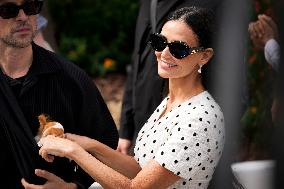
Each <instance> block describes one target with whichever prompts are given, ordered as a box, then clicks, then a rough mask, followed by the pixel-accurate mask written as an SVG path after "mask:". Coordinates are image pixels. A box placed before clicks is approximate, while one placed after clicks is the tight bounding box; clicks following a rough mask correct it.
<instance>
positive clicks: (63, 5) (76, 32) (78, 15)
mask: <svg viewBox="0 0 284 189" xmlns="http://www.w3.org/2000/svg"><path fill="white" fill-rule="evenodd" d="M48 8H49V12H50V14H51V17H52V19H53V21H54V22H55V30H56V40H57V43H58V47H59V52H60V53H62V54H63V55H64V56H66V57H67V58H68V59H70V60H72V61H73V62H75V63H76V64H78V65H79V66H80V67H81V68H83V69H85V70H86V71H87V72H88V73H89V74H90V75H93V76H102V75H104V74H106V73H109V72H125V68H126V65H127V64H128V63H130V56H131V53H132V47H133V41H134V40H133V39H134V29H135V21H136V17H137V11H138V2H137V1H132V0H123V1H121V0H81V1H75V0H60V1H57V0H48Z"/></svg>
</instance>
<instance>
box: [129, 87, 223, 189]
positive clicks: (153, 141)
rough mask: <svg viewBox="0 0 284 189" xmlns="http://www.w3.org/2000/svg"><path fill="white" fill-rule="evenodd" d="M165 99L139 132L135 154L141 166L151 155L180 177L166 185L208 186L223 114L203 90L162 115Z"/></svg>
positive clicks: (220, 143)
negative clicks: (171, 183)
mask: <svg viewBox="0 0 284 189" xmlns="http://www.w3.org/2000/svg"><path fill="white" fill-rule="evenodd" d="M168 100H169V98H166V99H164V101H163V102H162V103H161V104H160V105H159V107H158V108H157V109H156V110H155V111H154V113H153V114H152V115H151V117H150V118H149V119H148V121H147V123H146V124H145V125H144V126H143V127H142V129H141V131H140V132H139V134H138V137H137V139H138V140H137V141H136V146H135V149H134V153H135V156H134V157H135V159H136V160H137V162H138V163H139V165H140V166H141V167H142V168H143V167H144V166H145V165H146V164H147V163H148V162H149V161H151V160H153V159H154V160H155V161H157V162H158V163H159V164H160V165H161V166H162V167H164V168H165V169H168V170H170V171H171V172H173V173H175V174H176V175H177V176H179V177H180V178H181V179H180V180H178V181H177V182H176V183H174V184H173V185H172V186H170V187H169V188H179V189H185V188H197V189H202V188H207V186H208V184H209V181H210V179H211V178H212V175H213V173H214V167H216V165H217V163H218V161H219V159H220V157H221V153H222V150H223V145H224V133H225V132H224V122H225V119H224V118H223V114H222V112H221V111H220V108H219V106H218V104H217V103H216V102H215V101H214V99H213V98H212V96H211V95H210V94H209V93H208V92H207V91H205V92H202V93H200V94H199V95H197V96H195V97H193V98H191V99H189V100H187V101H185V102H184V103H181V104H179V105H177V106H176V107H175V108H173V109H171V111H170V112H168V113H166V114H165V115H163V116H162V117H161V116H160V114H161V113H162V112H164V108H165V107H167V106H166V103H167V101H168Z"/></svg>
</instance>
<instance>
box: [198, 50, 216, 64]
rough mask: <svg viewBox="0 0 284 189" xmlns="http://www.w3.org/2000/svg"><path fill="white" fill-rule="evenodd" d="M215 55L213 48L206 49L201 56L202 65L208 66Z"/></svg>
mask: <svg viewBox="0 0 284 189" xmlns="http://www.w3.org/2000/svg"><path fill="white" fill-rule="evenodd" d="M213 54H214V51H213V49H212V48H206V49H205V50H204V51H203V52H202V56H201V63H202V65H204V64H207V62H209V60H210V59H211V58H212V56H213Z"/></svg>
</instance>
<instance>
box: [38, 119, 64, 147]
mask: <svg viewBox="0 0 284 189" xmlns="http://www.w3.org/2000/svg"><path fill="white" fill-rule="evenodd" d="M38 120H39V124H40V127H39V129H38V132H37V135H36V136H35V140H36V142H37V143H38V146H39V147H41V144H39V141H40V139H41V138H42V137H45V136H47V135H53V136H57V137H63V136H64V128H63V126H62V125H61V124H60V123H58V122H56V121H53V120H52V119H50V117H49V116H48V115H46V114H40V115H39V116H38Z"/></svg>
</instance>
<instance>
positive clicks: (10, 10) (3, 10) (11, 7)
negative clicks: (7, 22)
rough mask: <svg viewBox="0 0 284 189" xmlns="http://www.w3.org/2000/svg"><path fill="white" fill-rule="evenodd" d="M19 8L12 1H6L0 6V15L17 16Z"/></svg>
mask: <svg viewBox="0 0 284 189" xmlns="http://www.w3.org/2000/svg"><path fill="white" fill-rule="evenodd" d="M18 13H19V8H18V6H17V5H15V4H14V3H6V4H4V5H1V6H0V16H1V17H2V18H4V19H9V18H13V17H15V16H17V15H18Z"/></svg>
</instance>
